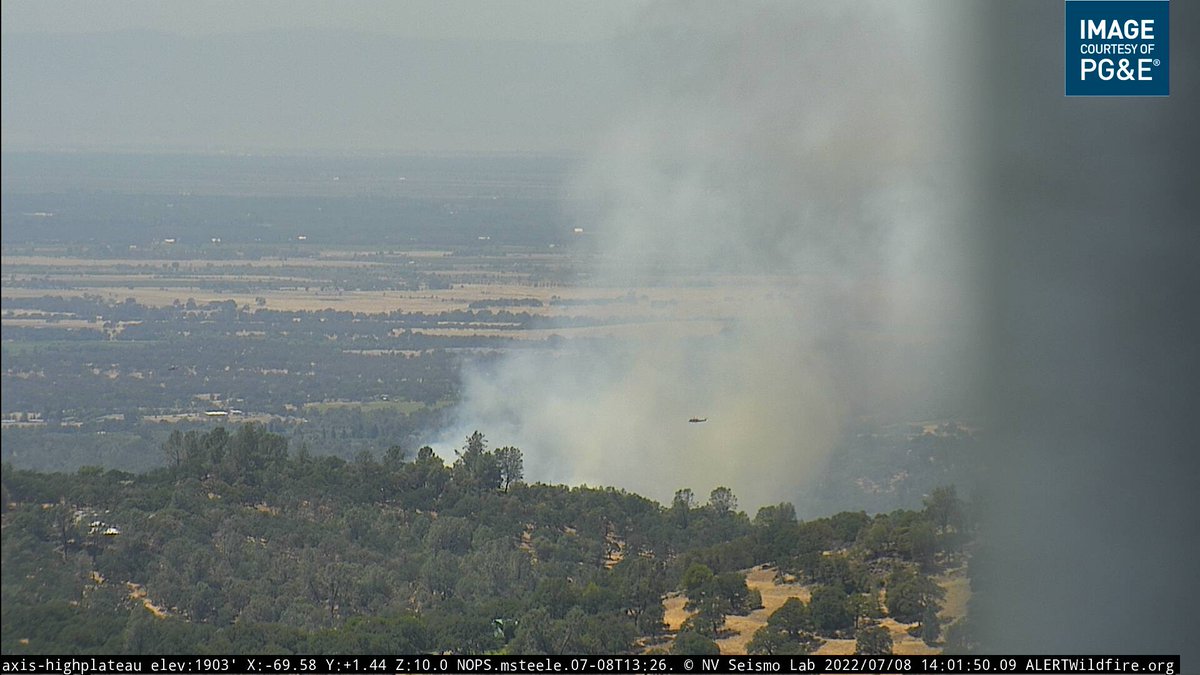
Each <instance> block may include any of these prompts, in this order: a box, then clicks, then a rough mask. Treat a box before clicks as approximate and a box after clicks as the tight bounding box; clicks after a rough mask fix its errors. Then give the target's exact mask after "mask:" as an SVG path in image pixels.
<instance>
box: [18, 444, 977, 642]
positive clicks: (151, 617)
mask: <svg viewBox="0 0 1200 675" xmlns="http://www.w3.org/2000/svg"><path fill="white" fill-rule="evenodd" d="M163 451H164V453H165V455H166V457H167V463H168V466H167V468H163V469H158V470H155V471H152V472H149V473H144V474H130V473H124V472H119V471H112V470H109V471H104V470H101V469H97V468H84V469H81V470H80V471H79V472H77V473H73V474H45V473H37V472H32V471H25V470H16V469H14V468H13V467H12V466H10V465H5V466H4V469H3V476H2V477H3V499H2V503H3V508H4V514H3V558H2V563H3V564H2V572H3V585H2V589H3V594H2V601H3V602H2V609H0V613H2V622H3V624H2V635H0V648H2V649H3V651H4V652H5V653H11V654H18V653H146V652H151V653H191V652H213V653H247V654H249V653H288V652H293V653H302V652H309V653H312V652H323V653H372V654H384V653H417V652H453V653H485V652H504V653H525V654H535V653H578V654H613V653H629V652H637V651H646V650H672V651H681V652H705V651H711V650H713V649H716V648H717V643H716V642H715V640H722V641H723V642H722V644H724V645H725V648H726V650H739V649H741V648H745V649H748V650H749V651H750V652H757V653H773V654H782V653H803V652H808V651H812V650H815V649H818V648H820V646H821V645H822V644H823V643H825V642H827V641H835V640H857V642H856V645H857V646H858V647H859V648H860V649H861V650H865V651H870V650H882V649H885V648H886V649H890V648H891V646H890V639H887V640H883V639H881V638H886V637H888V636H887V635H882V636H881V635H880V634H879V630H880V628H879V623H880V621H881V620H884V619H885V617H886V620H887V621H893V622H903V623H904V624H905V628H911V630H912V631H913V634H914V635H917V636H919V637H922V638H924V639H925V641H926V642H927V643H929V644H930V645H939V644H940V640H941V639H942V638H941V632H942V631H941V628H942V626H941V623H942V620H941V619H939V618H938V612H939V610H940V609H941V602H942V596H943V595H944V592H943V590H942V586H939V585H938V584H937V583H935V581H934V580H933V578H934V575H937V574H939V573H940V572H942V571H944V570H945V569H947V568H948V567H961V566H962V564H963V562H964V560H965V556H964V554H963V548H964V545H965V544H967V534H968V531H969V527H968V519H967V518H966V511H965V507H964V504H963V503H962V502H961V501H960V500H959V499H958V497H957V496H956V494H955V492H954V490H953V488H941V489H938V490H936V491H934V492H933V493H932V494H931V495H930V496H929V497H928V498H927V499H926V503H925V508H924V509H923V510H921V511H896V512H892V513H889V514H879V515H874V516H870V515H867V514H866V513H862V512H858V513H853V512H845V513H839V514H837V515H835V516H832V517H829V518H821V519H818V520H811V521H799V520H797V518H796V515H795V510H794V508H793V507H792V505H791V504H787V503H784V504H778V505H774V506H768V507H765V508H762V509H760V510H759V511H758V513H757V514H756V515H755V516H754V518H753V519H751V518H750V517H749V516H747V515H746V514H745V513H743V512H742V511H739V510H738V505H737V498H736V496H735V495H734V494H733V493H732V492H731V491H729V490H728V489H726V488H722V487H718V488H716V489H714V490H712V492H711V493H710V495H709V498H708V500H707V501H704V502H701V501H700V500H698V499H697V498H696V497H695V495H694V494H693V492H692V491H691V490H690V489H681V490H679V491H678V492H677V493H676V496H675V499H674V500H673V502H672V503H671V504H670V505H668V506H663V505H660V504H658V503H656V502H654V501H651V500H649V499H646V498H644V497H640V496H638V495H635V494H630V493H627V492H623V491H620V490H615V489H611V488H592V487H576V488H568V487H565V486H559V485H544V484H526V483H525V482H524V481H523V480H522V479H523V471H522V468H523V464H522V454H521V451H520V450H519V449H517V448H512V447H501V448H496V449H489V448H488V447H487V441H486V440H485V438H484V437H483V435H482V434H479V433H478V432H477V433H476V434H473V435H472V436H471V437H470V438H468V439H467V441H466V443H465V444H464V446H463V448H462V449H461V451H459V452H457V453H456V455H457V456H456V457H455V458H452V459H453V461H452V463H450V464H449V465H448V464H447V463H446V462H445V461H443V458H441V457H438V456H437V455H436V454H434V452H433V450H431V449H430V448H428V447H425V448H421V449H420V450H418V451H417V452H416V453H415V455H414V456H409V453H407V452H405V451H404V450H403V449H401V448H399V447H393V448H391V449H389V450H388V451H387V452H386V453H384V454H383V456H382V457H374V456H371V455H369V454H366V453H363V454H361V455H360V456H358V457H357V458H356V459H355V460H353V461H345V460H342V459H339V458H336V457H330V456H325V457H319V458H318V457H312V456H310V455H309V454H308V453H307V452H305V451H304V450H303V449H301V450H299V451H289V449H288V445H287V441H286V439H284V438H283V437H281V436H278V435H276V434H273V433H270V432H268V431H266V430H265V429H263V428H262V427H260V426H257V425H253V424H248V425H244V426H242V427H240V428H237V429H236V430H234V431H233V432H232V433H230V432H228V431H226V430H225V429H224V428H217V429H215V430H212V431H209V432H207V433H201V432H195V431H193V432H189V433H179V432H176V433H174V434H172V436H171V437H170V439H169V440H168V441H167V442H166V443H165V444H164V447H163ZM448 459H449V458H448ZM764 565H767V566H770V569H771V570H772V571H773V573H775V574H778V578H779V580H780V581H786V582H787V583H791V584H802V585H803V587H804V590H805V593H803V594H798V595H799V597H797V598H790V599H787V600H786V601H785V602H783V603H782V604H781V605H778V606H777V607H774V605H775V603H776V601H775V600H774V599H771V604H772V609H773V611H772V612H771V613H770V614H769V618H767V620H766V623H765V625H761V627H760V628H759V629H758V630H757V632H755V633H754V634H753V636H752V639H750V640H749V641H748V642H747V641H746V640H741V641H738V640H733V641H731V640H730V637H731V636H732V635H733V634H734V631H732V630H731V629H730V628H729V627H728V626H729V625H730V624H736V621H731V618H732V617H739V616H741V617H746V616H749V615H751V614H752V613H754V612H756V611H757V612H758V616H761V615H762V614H763V613H764V612H763V610H764V599H763V594H762V591H761V589H762V588H763V584H764V582H763V579H762V578H761V576H762V575H763V574H764V573H765V572H764V571H763V570H764V569H766V568H763V567H761V566H764ZM755 568H757V571H756V572H755V573H754V574H756V575H758V576H755V577H754V578H753V581H754V587H753V588H752V587H751V586H750V585H748V584H747V572H748V571H750V570H752V569H755ZM670 597H677V598H682V602H683V603H684V605H685V608H686V620H684V621H682V625H676V626H669V625H668V622H667V620H666V616H665V611H666V610H665V608H664V598H668V603H669V602H670V600H669V598H670ZM943 616H945V614H943ZM760 623H761V622H760ZM962 623H964V622H962V621H959V622H958V624H960V625H957V626H955V627H954V628H955V629H956V630H957V632H958V633H962V634H963V635H959V636H957V637H956V636H955V635H953V634H952V635H951V636H950V639H952V640H956V641H957V643H958V644H959V645H960V646H962V645H963V644H965V643H969V640H968V639H967V638H965V637H964V635H965V633H963V631H962V630H961V628H962V627H961V624H962ZM675 629H678V630H675ZM883 632H884V633H887V631H886V630H884V631H883Z"/></svg>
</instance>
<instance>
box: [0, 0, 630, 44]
mask: <svg viewBox="0 0 1200 675" xmlns="http://www.w3.org/2000/svg"><path fill="white" fill-rule="evenodd" d="M645 4H646V2H645V1H644V0H605V1H604V2H594V1H591V0H521V1H520V2H481V1H474V0H405V1H404V2H393V1H391V0H386V1H385V0H361V1H358V2H330V1H329V0H287V1H284V0H250V1H247V0H210V1H207V2H196V3H192V2H158V1H156V0H122V1H106V2H94V1H92V0H62V1H58V2H43V1H41V0H5V2H4V3H3V5H0V7H2V10H0V16H2V18H3V24H2V30H3V32H4V33H6V34H7V33H16V32H39V33H91V32H104V31H117V30H129V29H137V30H159V31H166V32H169V33H178V34H180V35H187V36H191V37H195V36H200V35H206V34H212V33H230V32H240V31H258V30H293V29H314V28H322V29H337V30H353V31H368V32H376V33H384V34H387V35H392V36H397V37H408V38H420V39H430V38H433V39H442V38H450V39H466V40H480V39H482V40H534V41H587V40H602V39H606V38H610V37H612V36H613V35H615V34H617V33H619V32H621V31H623V30H625V29H626V28H627V27H628V26H629V23H630V22H631V21H633V20H634V17H636V16H637V14H638V13H639V12H640V11H641V8H642V7H644V6H645Z"/></svg>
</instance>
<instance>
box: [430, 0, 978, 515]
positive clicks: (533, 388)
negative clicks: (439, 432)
mask: <svg viewBox="0 0 1200 675" xmlns="http://www.w3.org/2000/svg"><path fill="white" fill-rule="evenodd" d="M939 7H940V8H942V9H945V8H946V5H941V6H939ZM644 19H645V20H644V23H643V25H644V28H643V29H642V30H640V31H639V32H638V34H637V35H635V36H634V37H632V38H630V39H629V40H628V43H627V44H625V45H623V53H624V54H626V56H627V61H628V63H627V66H628V68H627V69H628V71H629V73H628V78H629V82H630V86H629V89H630V92H631V94H630V96H629V99H628V101H627V103H626V105H624V106H623V107H622V109H623V112H622V114H621V115H620V116H619V119H617V120H615V121H614V123H613V125H612V129H611V131H610V133H609V134H607V136H606V137H605V138H604V141H603V143H602V144H601V146H600V147H599V148H598V149H597V150H596V152H595V153H594V154H593V155H592V157H591V158H590V160H589V161H588V162H587V163H586V165H585V166H584V167H583V168H582V169H581V170H580V171H579V172H578V174H577V175H576V177H575V179H574V180H573V182H572V186H571V191H572V196H573V197H574V200H573V201H574V202H576V203H583V204H587V205H588V207H587V208H586V209H584V210H582V211H583V213H582V214H581V215H580V216H579V224H580V225H581V226H584V227H586V228H587V230H588V231H589V232H594V233H595V236H596V238H597V239H598V247H599V251H598V258H599V262H598V265H597V269H596V270H594V271H593V274H592V277H593V278H594V279H595V283H596V284H597V285H598V286H600V287H603V288H606V289H613V290H612V295H617V294H620V293H624V292H625V291H628V290H634V291H635V293H636V292H639V291H638V289H641V288H644V287H645V286H646V285H647V284H654V283H672V282H673V283H696V282H697V281H699V282H701V283H710V284H716V285H719V286H722V287H724V286H728V288H729V294H730V295H733V296H736V300H737V302H736V309H735V310H733V311H729V310H728V307H727V306H726V309H725V314H724V317H723V320H724V322H725V327H724V329H723V330H721V331H720V332H719V333H717V334H714V335H708V336H697V335H696V334H695V333H694V332H692V331H689V330H688V328H689V326H688V325H687V322H677V323H674V324H667V325H666V328H664V329H663V330H661V331H659V332H657V333H656V334H654V335H653V336H652V337H642V338H638V339H627V340H609V341H588V342H586V343H580V344H576V345H571V346H568V347H565V348H561V349H558V350H553V351H551V350H538V351H528V352H521V353H514V354H512V355H509V356H506V357H505V358H503V359H502V360H501V361H500V363H498V364H493V366H492V367H488V368H486V369H481V368H471V369H468V371H467V372H466V373H465V374H464V382H465V394H464V399H463V403H462V406H461V407H460V409H459V410H458V411H457V416H456V419H457V422H456V424H455V425H454V426H453V427H452V428H451V429H450V430H448V431H447V435H446V439H445V441H444V442H445V443H446V444H450V445H457V444H460V443H461V438H462V437H464V436H465V435H466V434H467V433H469V432H470V430H472V429H476V428H477V429H480V430H483V431H484V432H485V433H486V434H488V436H489V437H490V438H491V439H493V440H494V441H495V442H497V443H503V444H515V445H519V446H521V447H522V448H523V449H524V451H525V458H526V475H527V478H528V479H530V480H545V481H554V482H559V481H563V482H568V483H573V484H574V483H587V484H591V485H613V486H617V487H621V488H626V489H629V490H632V491H635V492H639V493H641V494H645V495H648V496H651V497H654V498H657V499H669V498H670V496H671V494H672V493H673V492H674V491H675V490H676V489H678V488H681V487H691V488H693V489H694V491H695V492H696V493H697V494H698V495H701V496H703V495H705V494H707V491H708V490H710V489H712V488H713V487H715V486H718V485H724V486H728V487H730V488H732V489H733V490H734V492H735V493H736V494H737V495H738V496H739V498H740V500H741V502H742V505H743V506H745V507H754V506H757V505H762V504H765V503H772V502H778V501H781V500H789V499H792V498H794V497H795V495H796V494H797V492H798V491H799V490H802V489H804V487H805V486H806V485H809V484H811V481H812V480H813V479H815V478H816V477H817V476H819V474H820V471H821V469H822V467H823V466H824V462H825V460H826V459H827V457H828V455H829V453H830V452H831V450H832V449H833V448H834V447H835V445H836V444H837V443H838V441H839V439H840V438H841V437H842V435H843V433H844V430H845V428H846V425H847V423H848V421H849V420H850V419H851V416H856V415H859V414H862V413H863V412H864V411H866V410H869V409H871V408H872V407H873V406H877V405H880V404H881V402H885V401H893V400H895V399H897V398H901V399H902V398H904V397H905V396H906V395H907V388H908V387H918V388H919V387H923V386H929V381H928V379H923V377H922V376H921V374H920V371H922V370H924V369H925V368H926V366H927V365H928V364H929V363H931V362H933V361H936V360H937V358H938V356H937V355H935V354H933V353H931V350H933V349H934V348H933V347H930V348H929V349H925V347H924V346H923V345H926V343H928V344H929V345H933V344H941V343H940V342H938V341H937V339H931V338H929V336H930V335H931V334H939V335H940V334H942V333H944V329H945V326H944V325H943V322H942V321H941V320H940V319H938V318H936V317H938V316H940V314H941V311H942V310H943V309H945V308H946V307H947V303H948V302H950V301H949V300H947V296H946V294H945V293H944V292H943V291H944V290H945V285H946V282H947V279H948V278H949V277H951V276H953V270H952V269H951V268H952V266H950V265H946V264H944V262H945V261H947V260H953V259H954V258H955V256H954V255H953V251H952V249H953V247H954V243H953V240H952V238H949V237H948V232H950V231H951V230H952V226H953V223H952V220H953V218H954V217H955V214H956V213H957V209H959V208H961V207H960V204H961V203H962V200H963V199H964V197H963V195H962V194H961V185H962V182H961V180H960V179H959V178H958V177H957V172H958V171H959V168H960V167H961V162H960V161H959V160H958V159H956V158H958V157H959V154H960V153H959V151H958V150H957V148H956V147H955V143H956V138H955V135H956V132H955V127H954V126H953V125H952V122H953V120H952V119H951V117H950V114H949V113H948V112H947V111H946V110H945V109H944V107H942V106H941V105H940V103H939V102H940V101H942V100H944V97H945V92H944V91H943V88H944V87H945V86H947V85H946V84H945V83H946V82H947V81H950V80H951V79H952V78H951V77H950V74H949V72H950V71H951V70H953V68H952V66H951V65H949V64H947V63H946V62H945V61H944V60H942V59H939V58H938V57H939V56H941V55H942V52H943V51H944V49H945V48H944V46H943V47H939V46H938V45H939V44H941V42H940V41H939V40H938V35H939V34H940V31H942V30H943V28H944V24H945V23H946V22H947V21H946V19H945V18H944V16H943V15H942V14H941V13H939V12H934V11H932V10H931V8H930V7H929V6H928V5H923V4H922V5H913V4H904V5H900V6H894V5H892V4H876V3H871V4H863V3H853V4H850V3H820V4H814V3H786V4H781V5H776V4H769V5H763V4H745V3H738V4H736V5H731V4H719V5H708V4H693V3H689V4H685V5H655V6H654V8H653V10H652V12H651V13H650V14H648V15H647V16H646V17H644ZM914 345H916V346H915V347H914ZM914 350H915V352H914ZM913 353H920V354H921V356H920V358H919V359H915V360H914V359H912V354H913ZM909 361H912V362H911V363H908V362H909ZM917 361H919V363H917ZM692 416H700V417H704V416H707V417H708V418H709V421H708V422H706V423H704V424H689V423H688V419H689V418H690V417H692Z"/></svg>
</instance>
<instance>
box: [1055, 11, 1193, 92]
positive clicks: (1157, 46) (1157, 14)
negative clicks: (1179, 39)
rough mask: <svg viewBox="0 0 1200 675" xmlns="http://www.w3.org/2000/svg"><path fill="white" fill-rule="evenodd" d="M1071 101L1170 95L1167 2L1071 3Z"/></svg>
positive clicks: (1068, 57) (1068, 86) (1068, 59)
mask: <svg viewBox="0 0 1200 675" xmlns="http://www.w3.org/2000/svg"><path fill="white" fill-rule="evenodd" d="M1066 15H1067V20H1066V40H1065V42H1066V94H1067V96H1167V95H1169V94H1170V72H1171V70H1170V65H1171V64H1170V58H1169V55H1170V50H1169V44H1170V42H1169V33H1170V30H1169V25H1170V24H1169V16H1170V3H1169V2H1168V1H1167V0H1066Z"/></svg>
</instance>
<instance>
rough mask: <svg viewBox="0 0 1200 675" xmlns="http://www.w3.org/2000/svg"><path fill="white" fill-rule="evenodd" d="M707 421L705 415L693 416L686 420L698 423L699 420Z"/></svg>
mask: <svg viewBox="0 0 1200 675" xmlns="http://www.w3.org/2000/svg"><path fill="white" fill-rule="evenodd" d="M707 421H708V418H707V417H693V418H692V419H690V420H688V422H691V423H692V424H699V423H700V422H707Z"/></svg>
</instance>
